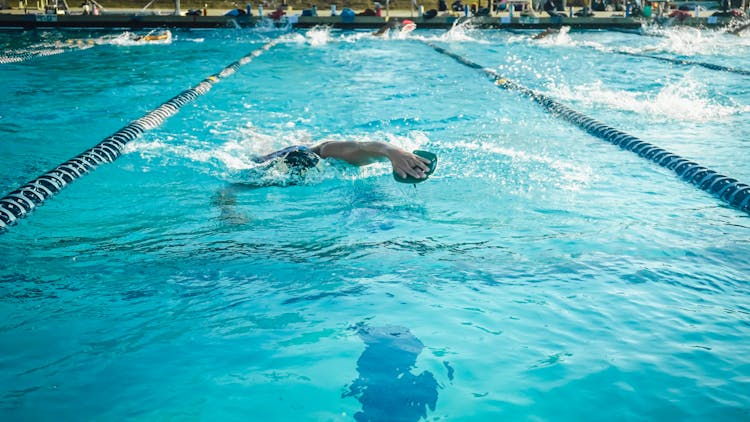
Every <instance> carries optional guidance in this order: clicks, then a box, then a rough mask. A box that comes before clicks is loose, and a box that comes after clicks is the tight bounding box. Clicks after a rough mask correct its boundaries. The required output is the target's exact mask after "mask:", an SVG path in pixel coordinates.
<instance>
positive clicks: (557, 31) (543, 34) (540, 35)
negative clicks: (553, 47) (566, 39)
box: [531, 28, 560, 40]
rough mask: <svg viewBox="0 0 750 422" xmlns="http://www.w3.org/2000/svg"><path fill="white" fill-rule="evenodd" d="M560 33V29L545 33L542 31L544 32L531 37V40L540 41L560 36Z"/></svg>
mask: <svg viewBox="0 0 750 422" xmlns="http://www.w3.org/2000/svg"><path fill="white" fill-rule="evenodd" d="M559 33H560V29H559V28H547V29H545V30H544V31H542V32H540V33H538V34H536V35H534V36H533V37H531V39H532V40H540V39H542V38H546V37H547V36H548V35H552V34H559Z"/></svg>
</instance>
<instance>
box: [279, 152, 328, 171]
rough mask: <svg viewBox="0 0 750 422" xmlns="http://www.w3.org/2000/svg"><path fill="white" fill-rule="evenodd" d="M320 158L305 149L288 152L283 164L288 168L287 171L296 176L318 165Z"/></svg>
mask: <svg viewBox="0 0 750 422" xmlns="http://www.w3.org/2000/svg"><path fill="white" fill-rule="evenodd" d="M318 162H320V158H319V157H318V156H317V155H316V154H315V153H314V152H312V151H310V150H309V149H307V148H304V149H297V150H294V151H290V152H289V153H287V154H286V155H284V164H286V165H287V167H289V171H290V172H292V173H296V174H302V173H303V172H305V171H307V169H311V168H313V167H315V166H317V165H318Z"/></svg>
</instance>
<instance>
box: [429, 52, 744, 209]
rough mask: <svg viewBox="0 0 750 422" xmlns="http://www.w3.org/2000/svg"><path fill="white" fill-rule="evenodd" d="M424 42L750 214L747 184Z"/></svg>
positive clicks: (588, 130) (553, 112)
mask: <svg viewBox="0 0 750 422" xmlns="http://www.w3.org/2000/svg"><path fill="white" fill-rule="evenodd" d="M422 42H423V43H424V44H427V45H428V46H430V47H432V48H433V49H434V50H435V51H437V52H438V53H441V54H444V55H446V56H448V57H450V58H452V59H454V60H456V61H457V62H459V63H461V64H463V65H465V66H468V67H470V68H472V69H476V70H480V71H482V72H484V73H485V74H486V75H488V76H489V77H490V79H492V80H494V81H495V84H496V85H497V86H498V87H500V88H503V89H506V90H509V91H515V92H518V93H520V94H522V95H525V96H527V97H529V98H531V99H532V100H534V101H535V102H536V103H538V104H539V105H541V106H542V107H543V108H544V109H545V110H547V111H548V112H549V113H550V114H552V115H553V116H555V117H558V118H561V119H563V120H565V121H568V122H570V123H573V124H575V125H577V126H578V127H579V128H581V129H583V130H584V131H585V132H587V133H589V134H591V135H593V136H596V137H597V138H599V139H602V140H605V141H607V142H610V143H612V144H614V145H617V146H619V147H620V148H622V149H625V150H628V151H632V152H634V153H636V154H638V155H639V156H640V157H643V158H645V159H647V160H650V161H653V162H654V163H656V164H658V165H660V166H662V167H664V168H666V169H669V170H672V171H674V172H675V173H677V175H678V176H679V177H680V178H682V180H685V181H686V182H690V183H691V184H693V185H695V186H697V187H698V188H700V189H701V190H704V191H706V192H708V193H711V194H713V195H715V196H716V197H718V198H719V199H721V200H723V201H725V202H726V203H728V204H729V205H731V206H732V207H734V208H736V209H738V210H741V211H744V212H746V213H749V214H750V186H748V185H747V184H745V183H740V182H739V181H737V179H734V178H731V177H728V176H724V175H722V174H720V173H717V172H715V171H713V170H711V169H709V168H707V167H704V166H701V165H700V164H698V163H696V162H693V161H691V160H688V159H686V158H683V157H680V156H679V155H677V154H673V153H671V152H669V151H667V150H665V149H663V148H660V147H658V146H656V145H653V144H651V143H648V142H645V141H642V140H640V139H638V138H636V137H635V136H632V135H629V134H627V133H625V132H622V131H620V130H617V129H615V128H613V127H610V126H607V125H605V124H603V123H601V122H599V121H597V120H595V119H593V118H591V117H588V116H586V115H584V114H582V113H579V112H577V111H575V110H573V109H571V108H570V107H568V106H566V105H563V104H561V103H559V102H557V101H555V100H554V99H552V98H550V97H548V96H546V95H544V94H541V93H539V92H536V91H534V90H532V89H529V88H526V87H524V86H522V85H520V84H518V83H515V82H513V81H511V80H509V79H507V78H505V77H503V76H502V75H500V74H498V73H497V72H496V71H495V70H493V69H489V68H485V67H482V66H481V65H479V64H477V63H475V62H472V61H470V60H469V59H467V58H465V57H462V56H460V55H458V54H455V53H453V52H450V51H448V50H446V49H445V48H443V47H440V46H437V45H435V44H432V43H429V42H426V41H422Z"/></svg>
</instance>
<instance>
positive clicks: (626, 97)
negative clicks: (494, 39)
mask: <svg viewBox="0 0 750 422" xmlns="http://www.w3.org/2000/svg"><path fill="white" fill-rule="evenodd" d="M548 89H549V91H550V94H551V95H553V96H554V97H556V98H558V99H560V100H564V101H574V102H580V103H584V104H588V105H592V104H599V105H604V106H606V107H608V108H611V109H615V110H624V111H630V112H633V113H637V114H639V115H641V116H642V117H643V118H647V119H652V120H656V121H661V120H663V119H664V118H668V119H672V120H679V121H694V122H706V121H712V120H721V119H723V118H726V117H727V116H729V115H734V114H741V113H746V112H748V111H750V105H742V104H737V103H735V102H734V101H733V100H732V99H731V98H722V99H721V101H720V100H719V99H718V98H716V96H715V95H712V94H710V93H709V90H708V85H707V84H706V83H705V82H702V81H698V80H696V79H694V78H693V77H692V76H691V75H690V74H687V75H685V76H684V77H682V78H681V79H679V80H668V81H666V83H665V84H664V86H663V87H662V88H661V89H659V90H658V91H656V92H641V91H626V90H616V89H612V88H610V86H608V85H607V84H606V83H604V82H603V81H595V82H591V83H585V84H580V85H573V86H571V85H566V84H559V83H557V82H556V81H555V80H552V81H550V83H549V85H548Z"/></svg>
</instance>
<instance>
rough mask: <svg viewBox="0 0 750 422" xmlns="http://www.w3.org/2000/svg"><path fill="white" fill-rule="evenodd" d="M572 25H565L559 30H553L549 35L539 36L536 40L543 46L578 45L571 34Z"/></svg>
mask: <svg viewBox="0 0 750 422" xmlns="http://www.w3.org/2000/svg"><path fill="white" fill-rule="evenodd" d="M569 32H570V27H569V26H563V27H561V28H560V30H559V31H557V32H552V33H550V34H549V35H547V36H545V37H543V38H539V39H536V40H533V41H535V42H536V43H537V44H539V45H543V46H554V47H560V46H566V47H575V46H577V45H578V43H577V42H575V41H573V39H572V38H571V37H570V35H569Z"/></svg>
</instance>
